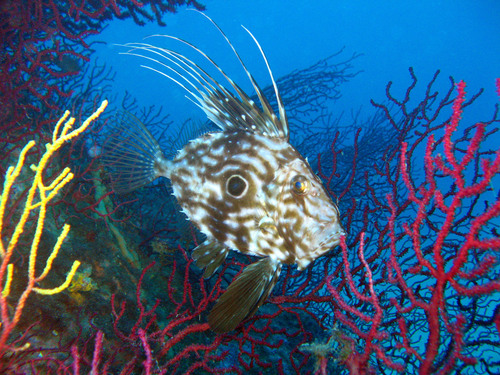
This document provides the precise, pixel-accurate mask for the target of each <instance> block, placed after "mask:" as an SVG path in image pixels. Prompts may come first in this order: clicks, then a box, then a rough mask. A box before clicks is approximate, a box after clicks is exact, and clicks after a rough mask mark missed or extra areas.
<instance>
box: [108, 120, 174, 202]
mask: <svg viewBox="0 0 500 375" xmlns="http://www.w3.org/2000/svg"><path fill="white" fill-rule="evenodd" d="M115 121H116V125H115V127H114V128H112V129H111V132H110V134H109V135H108V137H107V139H106V141H105V143H104V146H103V161H104V164H105V166H106V167H107V168H108V169H109V171H110V172H111V181H112V186H113V190H114V191H115V192H116V193H118V194H123V193H128V192H131V191H133V190H136V189H138V188H140V187H142V186H145V185H147V184H149V183H150V182H152V181H153V180H155V179H156V178H157V177H160V176H164V177H169V173H168V170H169V165H170V161H169V160H167V159H165V157H164V156H163V153H162V151H161V149H160V146H159V145H158V142H157V141H156V140H155V139H154V137H153V135H152V134H151V133H150V132H149V130H148V129H146V127H145V126H144V124H143V123H142V122H141V121H140V120H139V119H138V118H137V117H135V116H134V115H132V114H130V113H128V112H119V113H118V114H117V115H116V117H115Z"/></svg>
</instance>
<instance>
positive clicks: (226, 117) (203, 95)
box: [124, 17, 289, 140]
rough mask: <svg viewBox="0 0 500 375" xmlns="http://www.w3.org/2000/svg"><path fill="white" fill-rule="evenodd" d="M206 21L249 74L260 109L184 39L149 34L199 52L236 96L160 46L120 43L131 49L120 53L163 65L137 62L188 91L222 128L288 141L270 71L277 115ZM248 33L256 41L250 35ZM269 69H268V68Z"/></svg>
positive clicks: (190, 61) (196, 66)
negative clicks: (155, 65)
mask: <svg viewBox="0 0 500 375" xmlns="http://www.w3.org/2000/svg"><path fill="white" fill-rule="evenodd" d="M207 18H209V17H207ZM209 19H210V18H209ZM210 21H211V22H212V23H213V24H214V25H215V26H216V27H217V29H218V30H219V31H220V32H221V33H222V35H223V36H224V38H225V39H226V41H227V42H228V44H229V46H230V47H231V48H232V50H233V51H234V52H235V54H236V56H237V58H238V60H239V61H240V63H241V65H242V67H243V69H244V70H245V72H246V74H247V76H248V77H249V79H250V82H251V83H252V85H253V87H254V89H255V91H256V92H257V96H258V97H259V100H260V102H261V105H262V108H263V109H262V110H261V109H260V108H259V107H258V106H257V105H256V104H255V103H254V101H253V100H252V99H251V98H250V97H249V96H248V95H247V94H246V93H245V92H244V91H243V90H242V89H241V88H240V87H239V86H238V85H237V84H236V83H235V82H233V80H232V79H231V78H229V76H228V75H227V74H226V73H225V72H224V71H223V70H222V69H221V68H220V67H219V66H218V65H217V64H216V63H215V62H214V61H213V60H212V59H211V58H210V57H209V56H208V55H207V54H206V53H205V52H203V51H202V50H200V49H199V48H198V47H196V46H195V45H193V44H191V43H189V42H188V41H186V40H183V39H181V38H177V37H175V36H170V35H152V36H151V37H164V38H169V39H172V40H175V41H178V42H180V43H182V44H184V45H186V46H188V47H190V48H191V49H193V50H194V51H196V52H197V53H199V54H200V55H201V56H203V57H204V58H205V59H206V60H207V61H208V62H209V63H210V64H211V65H212V66H213V67H215V68H216V69H217V70H218V71H219V72H220V73H221V74H222V75H223V77H224V78H225V79H226V80H227V82H228V83H229V84H230V86H231V87H232V89H233V90H234V91H235V92H236V94H237V95H238V96H235V95H234V94H233V93H232V92H231V91H229V90H227V89H226V88H225V87H224V86H223V85H221V84H220V83H219V82H217V81H216V80H215V79H214V78H212V76H211V75H210V74H208V73H207V72H206V71H205V70H203V69H202V68H201V67H200V66H199V65H198V64H196V63H195V62H193V61H192V60H190V59H188V58H187V57H186V56H184V55H182V54H180V53H177V52H175V51H174V50H172V49H168V48H161V47H157V46H154V45H151V44H147V43H128V44H125V45H124V46H126V47H130V48H131V49H130V50H129V51H128V52H125V53H124V54H129V55H134V56H139V57H142V58H145V59H147V60H150V61H153V62H154V63H156V64H158V65H159V66H160V67H163V68H165V70H162V69H161V68H155V67H152V66H147V65H141V66H142V67H144V68H147V69H150V70H152V71H155V72H157V73H159V74H161V75H163V76H165V77H167V78H169V79H170V80H172V81H173V82H175V83H177V84H178V85H179V86H181V87H182V88H184V89H185V90H186V91H187V92H188V93H189V95H190V96H191V98H192V99H194V100H193V102H194V103H195V104H196V105H197V106H198V107H200V108H201V109H202V110H203V111H204V112H205V114H206V115H207V117H208V118H209V119H210V120H211V121H212V122H214V123H215V124H216V125H217V126H218V127H219V128H220V129H222V130H223V131H226V130H244V131H247V132H257V133H259V134H263V135H267V136H270V137H278V138H284V139H286V140H288V136H289V135H288V122H287V119H286V114H285V109H284V107H283V104H282V101H281V98H280V96H279V93H278V89H277V87H276V83H275V81H274V78H273V76H272V73H271V79H272V81H273V86H274V88H275V93H276V95H277V101H278V106H279V113H280V118H278V116H276V114H275V113H274V111H273V109H272V107H271V105H270V104H269V101H268V100H267V99H266V97H265V96H264V94H263V92H262V90H261V89H260V88H259V86H258V85H257V83H256V82H255V80H254V78H253V77H252V75H251V74H250V73H249V72H248V70H247V68H246V67H245V65H244V64H243V62H242V60H241V58H240V56H239V55H238V54H237V52H236V49H235V48H234V47H233V45H232V44H231V42H230V41H229V39H228V38H227V37H226V35H225V34H224V33H223V32H222V30H221V29H220V28H219V27H218V26H217V25H216V24H215V22H213V21H212V20H211V19H210ZM245 30H246V29H245ZM250 35H251V36H252V38H253V39H254V40H255V41H256V39H255V38H254V37H253V35H252V34H250ZM256 43H257V46H258V47H259V49H260V51H261V53H262V55H263V57H264V60H265V62H266V65H267V67H268V69H269V64H268V62H267V59H266V57H265V55H264V54H263V52H262V48H261V47H260V45H259V44H258V42H257V41H256ZM269 72H271V70H270V69H269Z"/></svg>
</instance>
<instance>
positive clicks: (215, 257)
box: [191, 239, 229, 279]
mask: <svg viewBox="0 0 500 375" xmlns="http://www.w3.org/2000/svg"><path fill="white" fill-rule="evenodd" d="M228 252H229V250H228V248H227V247H225V246H224V245H221V244H220V243H218V242H216V241H213V240H209V239H207V240H205V241H204V242H203V243H201V244H200V245H199V246H197V247H196V248H195V249H194V250H193V253H192V254H191V256H192V257H193V259H194V261H195V262H196V266H197V267H198V268H202V269H203V268H204V269H205V272H204V273H203V277H204V278H205V279H206V278H208V277H210V276H212V275H213V273H214V272H215V271H216V270H217V268H219V266H220V265H221V264H222V262H224V260H225V259H226V257H227V253H228Z"/></svg>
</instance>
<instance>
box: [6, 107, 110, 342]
mask: <svg viewBox="0 0 500 375" xmlns="http://www.w3.org/2000/svg"><path fill="white" fill-rule="evenodd" d="M107 104H108V102H107V101H106V100H105V101H104V102H103V103H102V104H101V106H100V107H99V109H98V110H97V111H96V112H94V113H93V114H92V115H91V116H90V117H89V118H87V120H85V121H84V123H83V124H82V125H81V126H80V127H78V128H76V129H74V130H73V131H70V130H71V128H72V127H73V124H74V122H75V119H74V118H73V117H72V118H69V119H68V117H69V111H66V112H65V113H64V115H63V116H62V117H61V119H60V120H59V121H58V122H57V125H56V127H55V129H54V133H53V135H52V142H51V143H48V144H46V145H45V148H46V150H45V153H44V154H43V155H42V157H41V159H40V161H39V163H38V165H31V170H32V171H33V172H35V173H34V176H33V182H32V185H31V187H30V188H29V191H28V194H27V197H26V202H25V204H24V207H23V208H22V214H21V217H20V219H19V222H18V223H17V224H16V225H15V229H14V233H13V234H12V236H11V238H10V240H8V243H7V244H6V245H4V242H3V240H2V238H3V236H1V234H2V230H3V227H4V214H5V210H6V207H7V201H8V199H9V196H10V193H11V189H12V186H13V184H14V182H15V181H16V179H17V178H18V177H19V174H20V173H21V169H22V168H23V166H24V164H25V160H26V155H27V153H28V151H29V150H30V149H31V148H32V147H33V146H34V145H35V142H34V141H30V142H29V143H28V144H27V145H26V146H25V147H24V148H23V149H22V150H21V152H20V155H19V159H18V161H17V164H16V165H15V166H11V167H9V168H8V170H7V173H6V174H5V182H4V186H3V191H2V195H1V196H0V285H1V284H3V285H4V287H3V289H2V293H1V294H0V311H1V315H0V317H1V326H0V328H1V333H0V349H1V348H3V347H5V345H6V342H7V340H8V338H9V335H10V333H11V332H12V330H13V329H14V327H15V326H16V325H17V323H18V322H19V318H20V316H21V313H22V311H23V308H24V305H25V302H26V300H27V298H28V296H29V295H30V294H31V292H32V291H34V292H36V293H39V294H46V295H50V294H56V293H60V292H61V291H63V290H64V289H66V288H67V287H68V286H69V285H70V283H71V280H72V278H73V276H74V275H75V273H76V270H77V269H78V266H79V265H80V262H79V261H75V262H73V265H72V267H71V269H70V271H69V272H68V274H67V277H66V280H65V281H64V283H62V284H61V285H60V286H59V287H56V288H40V287H35V285H36V284H39V283H40V282H42V281H43V280H44V279H45V278H46V277H47V275H48V274H49V272H50V270H51V268H52V263H53V261H54V259H55V258H56V257H57V254H58V252H59V250H60V248H61V245H62V243H63V241H64V239H65V238H66V236H67V235H68V233H69V230H70V226H69V225H67V224H66V225H64V227H63V230H62V232H61V234H60V235H59V237H58V239H57V241H56V244H55V245H54V248H53V249H52V252H51V254H50V255H49V257H48V258H47V260H46V261H45V268H44V269H43V271H42V272H41V274H40V275H39V276H36V275H35V264H36V260H37V254H38V247H39V243H40V237H41V235H42V232H43V227H44V223H45V217H46V213H47V205H48V204H49V202H50V201H51V200H52V199H54V197H55V196H56V194H57V193H58V192H59V191H60V190H61V188H63V187H64V186H65V185H66V184H67V183H68V182H69V181H70V180H71V179H72V178H73V174H72V173H71V171H70V169H69V168H65V169H64V170H63V171H62V172H61V173H60V174H59V175H58V176H57V177H56V178H55V179H54V180H53V181H52V182H51V183H50V184H49V185H45V184H44V182H43V172H44V170H45V169H46V167H47V164H48V162H49V160H50V158H51V157H52V156H53V155H54V153H56V152H57V151H58V150H59V149H60V148H61V147H62V145H63V144H64V143H65V142H67V141H69V140H71V139H73V138H75V137H77V136H79V135H80V134H81V133H82V132H83V131H85V129H87V127H88V126H89V125H90V123H91V122H92V121H94V120H95V119H96V118H97V117H99V115H100V114H101V113H102V112H103V111H104V109H105V108H106V106H107ZM61 128H62V129H61ZM36 209H38V219H37V222H36V227H35V233H34V235H33V240H32V242H31V247H30V251H29V262H28V282H27V285H26V288H25V290H24V291H23V293H22V294H21V296H20V297H19V300H18V301H17V303H16V304H15V308H14V310H13V314H11V313H10V310H9V306H8V303H7V297H8V296H9V294H10V287H11V284H12V278H13V274H14V270H13V269H14V266H13V264H12V263H10V260H11V257H12V254H13V251H14V249H15V248H16V247H17V246H18V240H19V237H20V236H21V234H22V233H23V231H24V228H25V225H26V222H27V220H28V218H29V216H30V215H32V214H33V212H34V211H35V210H36ZM11 349H13V350H15V349H16V348H11ZM17 349H19V348H17Z"/></svg>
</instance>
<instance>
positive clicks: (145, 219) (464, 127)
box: [0, 0, 500, 374]
mask: <svg viewBox="0 0 500 375" xmlns="http://www.w3.org/2000/svg"><path fill="white" fill-rule="evenodd" d="M188 8H192V9H193V8H195V9H198V10H199V11H203V12H205V13H206V14H207V15H209V16H210V17H211V18H212V19H213V20H214V21H215V22H216V23H217V24H218V25H219V26H220V27H221V28H222V30H223V31H224V32H225V34H226V35H227V36H228V37H229V39H230V40H231V42H232V43H233V45H234V46H235V48H236V49H237V51H238V52H239V53H240V54H241V56H242V59H243V60H244V62H245V64H246V66H247V68H248V70H249V71H250V72H251V73H252V75H253V76H254V77H255V79H256V81H257V82H258V83H259V85H260V86H261V87H263V88H265V92H266V95H267V96H268V98H269V100H270V101H271V104H272V105H275V99H274V94H273V90H272V87H270V84H271V80H270V78H269V73H268V71H267V68H266V66H265V63H264V61H263V59H262V57H261V55H260V52H259V50H258V48H257V46H256V45H255V43H254V42H253V41H252V39H251V37H250V36H249V35H248V33H247V32H246V31H245V30H244V29H243V28H242V27H241V25H243V26H245V27H246V28H248V29H249V30H250V31H251V32H252V34H253V35H254V36H255V37H256V38H257V40H258V41H259V43H260V44H261V46H262V48H263V50H264V52H265V53H266V56H267V58H268V60H269V63H270V66H271V69H272V71H273V74H274V77H275V78H276V80H277V83H278V87H279V90H280V92H281V95H282V97H283V101H284V104H285V108H286V109H287V114H288V118H289V122H290V130H291V144H292V145H294V146H296V147H297V149H298V150H299V151H300V152H301V153H302V154H303V155H304V156H306V157H307V158H308V160H309V163H310V164H311V167H312V168H313V170H314V172H315V173H317V174H318V175H319V176H320V178H321V179H322V181H323V183H324V184H325V186H326V188H327V191H328V193H329V194H330V195H331V196H332V199H334V201H335V202H338V206H339V210H340V212H341V214H342V217H341V220H342V223H343V226H344V228H345V229H346V232H347V236H346V240H345V243H344V244H342V246H340V247H337V248H334V249H332V250H331V251H330V252H329V253H328V254H326V255H324V256H323V257H321V258H319V259H317V260H316V261H315V262H314V263H313V264H312V265H311V266H310V267H309V268H307V269H306V270H305V271H302V272H299V271H297V269H296V268H295V267H292V266H290V267H284V270H283V272H282V274H281V276H280V279H279V281H278V284H277V286H276V287H275V289H274V291H273V293H272V296H271V297H270V298H269V300H268V301H267V302H266V303H265V304H264V305H263V306H262V307H261V309H260V310H259V311H258V312H257V313H256V315H255V316H253V317H251V318H249V319H247V320H246V321H244V322H243V323H242V324H241V325H240V326H239V327H238V328H237V329H236V330H234V331H231V332H228V333H224V334H215V333H214V332H212V331H210V329H209V326H208V324H207V315H208V312H209V311H210V309H211V308H212V306H213V305H214V303H215V301H217V299H218V298H219V296H220V295H221V294H222V292H223V291H224V290H225V289H226V288H227V286H228V285H229V283H230V282H231V280H233V279H234V277H235V276H236V275H237V274H239V273H240V272H241V270H242V269H243V268H244V267H245V266H246V265H247V264H249V263H251V262H253V259H251V257H249V256H244V255H241V254H236V253H233V254H232V255H231V256H230V257H229V258H228V260H227V261H226V262H225V263H224V265H223V267H222V269H221V270H219V271H218V272H217V273H216V274H215V275H214V276H213V277H212V278H209V279H207V280H205V279H203V272H202V270H199V269H198V268H197V267H196V266H195V265H194V264H193V261H192V259H191V256H190V254H191V250H192V249H193V248H194V247H195V246H196V245H197V244H199V243H200V242H201V241H203V236H202V235H201V234H200V233H199V232H197V230H196V229H195V228H194V227H193V226H192V225H191V224H190V223H189V222H187V221H186V220H185V217H184V216H183V215H182V214H180V212H179V207H178V206H177V204H176V202H175V200H174V198H173V197H172V196H171V188H170V186H169V185H168V184H166V183H165V181H161V180H159V181H157V182H155V183H153V184H151V185H149V186H147V187H145V188H142V189H140V190H138V191H136V192H133V193H130V194H126V195H116V194H114V192H113V191H112V189H111V185H110V181H109V175H108V173H107V171H106V170H105V169H104V168H103V166H102V163H101V160H100V156H101V146H102V144H103V142H104V141H105V139H106V136H107V129H108V128H109V126H110V124H111V123H112V122H113V121H114V114H115V112H116V111H118V110H126V111H129V112H131V113H133V114H134V115H136V116H137V117H138V118H140V119H141V120H142V121H143V122H144V123H145V124H146V125H147V126H148V128H149V129H150V130H151V132H152V133H153V134H154V135H155V137H156V138H157V139H159V141H160V144H161V146H162V148H163V150H164V151H165V152H167V153H175V151H176V149H178V148H180V147H182V146H183V142H185V141H187V140H189V139H191V138H192V136H190V134H196V129H198V128H201V127H205V126H208V125H207V124H206V119H205V117H204V114H203V112H202V111H201V110H199V108H197V107H196V106H195V105H194V104H193V103H192V102H190V101H189V100H187V99H186V97H185V92H184V91H183V90H182V89H181V88H179V87H177V86H176V85H175V84H174V83H172V82H171V81H169V80H168V79H166V78H164V77H162V76H160V75H158V74H157V73H155V72H152V71H149V70H147V69H143V68H141V66H140V65H141V64H142V63H143V62H142V61H141V60H139V59H136V58H134V57H133V56H128V55H123V54H121V53H123V52H126V48H124V47H123V46H120V45H122V44H125V43H129V42H143V41H150V40H151V39H149V40H148V39H146V40H143V38H145V37H148V36H151V35H154V34H168V35H173V36H177V37H181V38H183V39H186V40H188V41H189V42H191V43H193V44H195V45H196V46H197V47H199V48H200V49H202V50H203V51H205V52H206V53H207V54H208V55H209V56H210V57H211V58H213V59H214V61H216V62H217V63H218V64H219V65H220V66H221V67H222V68H223V69H224V71H225V72H226V73H227V74H228V75H229V76H230V77H231V78H232V79H233V80H234V81H235V82H237V83H238V84H239V85H240V86H241V87H242V88H243V89H244V90H245V91H246V92H247V93H248V94H249V95H253V94H254V92H253V91H252V89H251V85H250V82H249V81H248V78H247V77H246V76H245V73H244V71H243V69H242V68H241V65H240V64H239V62H238V61H237V59H236V58H235V56H234V54H233V53H232V51H231V50H230V48H229V46H228V45H227V43H226V42H225V40H224V39H223V38H222V37H221V35H220V34H219V33H218V32H217V30H216V29H215V28H214V27H213V26H212V25H211V24H210V23H209V22H208V21H207V20H206V19H205V18H204V17H202V16H201V15H200V14H198V13H197V12H195V11H189V10H188ZM499 14H500V4H499V3H498V2H497V1H481V2H467V1H453V2H452V1H419V2H416V1H398V2H395V1H384V2H378V3H377V4H375V3H373V2H366V1H326V0H323V1H315V2H305V1H295V0H294V1H287V2H284V1H263V0H262V1H253V2H244V1H231V2H229V1H220V0H213V1H201V2H195V1H182V0H181V1H161V0H144V1H139V0H116V1H107V0H93V1H83V0H81V1H80V0H69V1H56V0H21V1H16V0H2V1H1V2H0V38H1V41H2V50H1V52H0V53H1V55H0V65H1V69H0V105H1V108H2V110H1V111H0V147H1V150H2V152H1V154H0V159H1V163H0V172H1V173H0V175H1V176H2V177H1V178H2V181H1V182H2V186H3V190H2V191H3V194H2V201H1V205H0V221H1V226H0V236H1V238H0V239H1V243H2V246H1V248H0V250H1V252H0V256H1V266H0V285H1V288H2V293H1V296H0V309H1V312H0V313H1V323H2V324H1V326H0V372H2V373H8V374H11V373H12V374H33V373H34V374H38V373H39V374H66V373H67V374H78V373H82V374H83V373H93V374H106V373H108V374H143V373H144V374H156V373H160V374H185V373H187V374H189V373H191V374H208V373H216V374H218V373H234V374H241V373H251V374H260V373H263V374H295V373H296V374H336V373H339V374H348V373H350V374H397V373H409V374H414V373H422V374H434V373H442V374H448V373H450V374H455V373H456V374H458V373H460V374H477V373H498V372H499V371H500V293H499V291H500V280H499V271H500V268H499V255H498V253H499V249H500V235H499V230H500V229H499V226H500V220H499V216H500V192H499V186H500V178H499V176H500V152H499V147H498V145H499V139H500V138H499V137H500V135H499V132H498V130H499V114H498V103H499V96H500V82H499V81H498V78H499V77H500V73H499V72H500V25H499V23H498V15H499ZM166 44H167V45H168V43H166ZM170 46H172V45H170ZM179 52H183V50H182V49H181V50H180V51H179ZM204 67H205V66H204ZM217 79H219V80H220V81H221V82H222V78H221V77H217ZM462 81H463V83H459V82H462ZM104 99H107V100H108V101H109V104H108V106H107V107H106V109H104V111H103V112H102V113H101V114H100V115H99V117H98V118H95V119H93V121H92V122H91V124H90V125H89V127H88V128H87V129H86V130H85V132H83V134H81V135H74V136H72V137H68V139H64V135H63V134H64V131H62V132H61V130H59V135H60V137H59V138H61V139H62V141H61V142H60V144H58V143H57V141H58V139H59V138H58V136H57V135H58V134H57V133H56V134H55V135H53V132H54V129H55V128H56V123H57V120H58V119H59V118H60V117H61V116H62V115H63V113H64V111H65V110H69V111H70V112H71V116H74V117H75V119H76V121H75V125H74V126H73V128H77V127H78V126H79V125H80V124H82V123H83V122H84V121H85V119H87V118H88V117H89V116H90V115H91V114H92V113H94V112H95V111H96V110H97V109H98V107H99V106H100V105H101V102H102V101H103V100H104ZM67 131H68V132H70V131H69V128H68V129H67ZM70 134H71V133H70ZM29 141H34V142H35V144H32V145H31V146H30V147H31V148H30V149H29V150H28V149H25V150H26V151H25V152H23V151H22V150H23V147H24V146H25V145H26V144H28V142H29ZM46 144H52V145H55V144H58V146H57V147H55V146H52V148H51V146H49V147H46V146H45V145H46ZM51 149H53V152H51ZM44 155H47V158H49V159H48V160H49V162H48V163H46V164H44V160H45V159H44ZM23 158H24V167H22V168H21V167H20V168H19V169H18V170H17V171H18V174H17V176H16V175H15V173H14V174H13V172H12V170H11V171H9V170H8V167H9V166H11V165H12V166H14V165H16V163H18V161H19V160H21V161H23ZM32 164H33V165H34V167H33V168H30V165H32ZM20 166H21V165H20ZM35 166H38V167H35ZM66 167H69V168H70V169H71V171H72V173H73V175H74V176H73V177H72V178H71V179H70V178H69V177H68V179H67V180H65V178H64V176H67V173H68V172H67V171H66V172H65V169H64V168H66ZM37 171H39V172H40V174H37V173H36V172H37ZM61 173H62V176H63V177H60V178H59V177H58V176H60V175H61ZM51 191H53V192H54V194H53V195H51V194H50V192H51ZM47 194H48V195H47ZM19 223H20V224H19ZM67 224H69V226H70V229H66V228H69V227H66V225H67ZM66 230H68V232H67V233H66V234H65V236H61V232H63V233H65V231H66ZM63 237H64V238H63ZM58 239H60V240H61V241H62V242H61V243H60V244H59V245H60V246H58V243H59V242H58ZM59 247H60V248H59ZM54 249H58V252H57V254H56V253H54V252H53V250H54ZM75 260H78V261H79V262H81V263H80V264H79V266H78V268H76V265H75V263H74V261H75ZM45 271H46V272H45ZM60 285H62V286H63V287H61V288H59V289H57V288H56V287H58V286H60ZM54 288H56V289H54Z"/></svg>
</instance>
